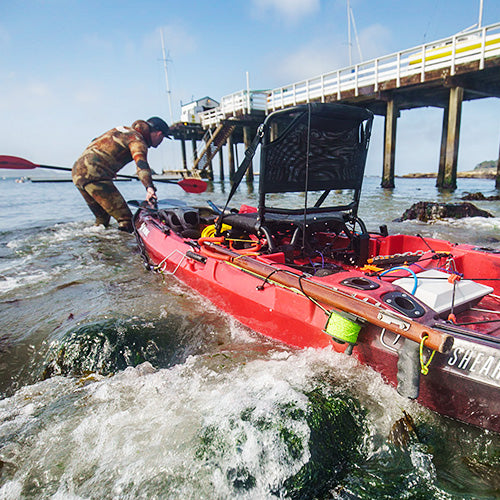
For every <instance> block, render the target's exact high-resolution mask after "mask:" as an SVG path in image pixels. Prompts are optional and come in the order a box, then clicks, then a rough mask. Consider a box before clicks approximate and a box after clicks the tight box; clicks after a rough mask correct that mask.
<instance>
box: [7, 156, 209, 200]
mask: <svg viewBox="0 0 500 500" xmlns="http://www.w3.org/2000/svg"><path fill="white" fill-rule="evenodd" d="M0 168H8V169H15V170H31V169H35V168H46V169H49V170H62V171H63V172H71V170H72V169H71V168H68V167H56V166H54V165H37V164H36V163H32V162H30V161H29V160H25V159H24V158H18V157H17V156H8V155H0ZM116 177H117V178H122V179H134V180H138V179H139V178H138V177H137V176H135V175H125V174H116ZM153 180H154V181H155V182H164V183H166V184H177V185H178V186H180V187H181V188H182V189H184V191H186V192H188V193H203V192H205V191H206V189H207V183H206V182H205V181H202V180H201V179H196V178H191V179H181V180H180V181H176V180H174V179H153Z"/></svg>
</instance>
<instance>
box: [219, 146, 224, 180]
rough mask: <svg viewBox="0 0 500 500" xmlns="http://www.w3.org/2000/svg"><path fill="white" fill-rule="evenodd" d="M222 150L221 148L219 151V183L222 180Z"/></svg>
mask: <svg viewBox="0 0 500 500" xmlns="http://www.w3.org/2000/svg"><path fill="white" fill-rule="evenodd" d="M222 149H223V148H222V147H221V148H220V151H219V178H220V180H221V181H223V180H224V155H223V151H222Z"/></svg>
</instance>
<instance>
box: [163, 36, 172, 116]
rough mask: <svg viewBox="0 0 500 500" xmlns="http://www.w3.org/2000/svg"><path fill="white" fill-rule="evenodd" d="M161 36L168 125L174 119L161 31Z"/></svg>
mask: <svg viewBox="0 0 500 500" xmlns="http://www.w3.org/2000/svg"><path fill="white" fill-rule="evenodd" d="M160 36H161V51H162V54H163V67H164V69H165V84H166V87H167V96H168V108H169V111H170V123H173V121H174V118H173V116H172V92H170V84H169V83H168V69H167V61H168V59H167V56H166V55H165V43H164V41H163V29H162V30H160Z"/></svg>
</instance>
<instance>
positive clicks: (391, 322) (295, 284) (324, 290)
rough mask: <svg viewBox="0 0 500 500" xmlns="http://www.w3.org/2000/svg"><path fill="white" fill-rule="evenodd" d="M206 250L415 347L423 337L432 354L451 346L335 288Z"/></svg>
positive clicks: (444, 338)
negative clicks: (396, 336)
mask: <svg viewBox="0 0 500 500" xmlns="http://www.w3.org/2000/svg"><path fill="white" fill-rule="evenodd" d="M209 246H210V250H211V251H215V252H217V253H220V254H223V255H224V256H226V257H228V258H229V261H230V262H232V263H233V265H235V266H237V267H240V268H242V269H244V270H246V271H250V272H252V273H255V274H257V275H259V276H261V277H262V278H264V279H267V280H268V281H271V282H272V281H274V282H276V283H278V284H280V285H282V286H285V287H289V288H294V289H296V290H301V291H302V292H303V293H304V294H305V295H306V296H308V297H311V298H312V299H314V300H317V301H318V302H321V303H323V304H326V305H327V306H330V307H332V308H333V309H337V310H339V311H344V312H348V313H351V314H353V315H355V316H357V317H358V318H362V319H364V320H366V321H368V322H369V323H372V324H374V325H376V326H378V327H380V328H386V329H387V330H390V331H391V332H394V333H396V334H399V335H401V336H403V337H405V338H408V339H410V340H413V341H414V342H417V343H420V342H421V341H422V338H423V337H425V336H426V337H427V339H426V340H425V346H426V347H428V348H430V349H432V350H434V351H439V352H441V353H446V352H448V351H450V350H451V347H452V346H453V337H452V336H450V335H447V334H446V333H444V332H440V331H439V330H436V329H435V328H432V327H429V326H427V325H425V324H422V323H418V322H417V321H414V320H412V319H410V318H407V317H405V316H402V315H400V314H397V313H395V312H393V311H389V310H386V309H382V308H380V307H378V306H376V305H374V304H370V303H368V302H365V301H364V300H361V299H358V298H356V297H353V296H352V295H349V294H346V293H343V292H341V291H339V290H336V289H334V288H331V287H328V286H325V285H322V284H320V283H317V282H315V281H311V280H310V279H308V278H306V277H301V276H299V275H297V274H295V273H291V272H289V271H285V270H280V269H277V268H275V267H273V266H270V265H269V264H265V263H263V262H259V261H258V260H256V259H252V258H251V257H245V256H242V255H240V254H238V253H236V252H233V251H232V250H229V249H228V248H225V247H223V246H222V245H214V244H209Z"/></svg>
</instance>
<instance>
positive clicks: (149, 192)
mask: <svg viewBox="0 0 500 500" xmlns="http://www.w3.org/2000/svg"><path fill="white" fill-rule="evenodd" d="M146 201H147V202H148V203H149V204H150V205H151V206H152V207H154V206H155V205H156V202H157V201H158V198H157V197H156V191H155V189H154V188H153V187H148V188H147V189H146Z"/></svg>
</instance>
